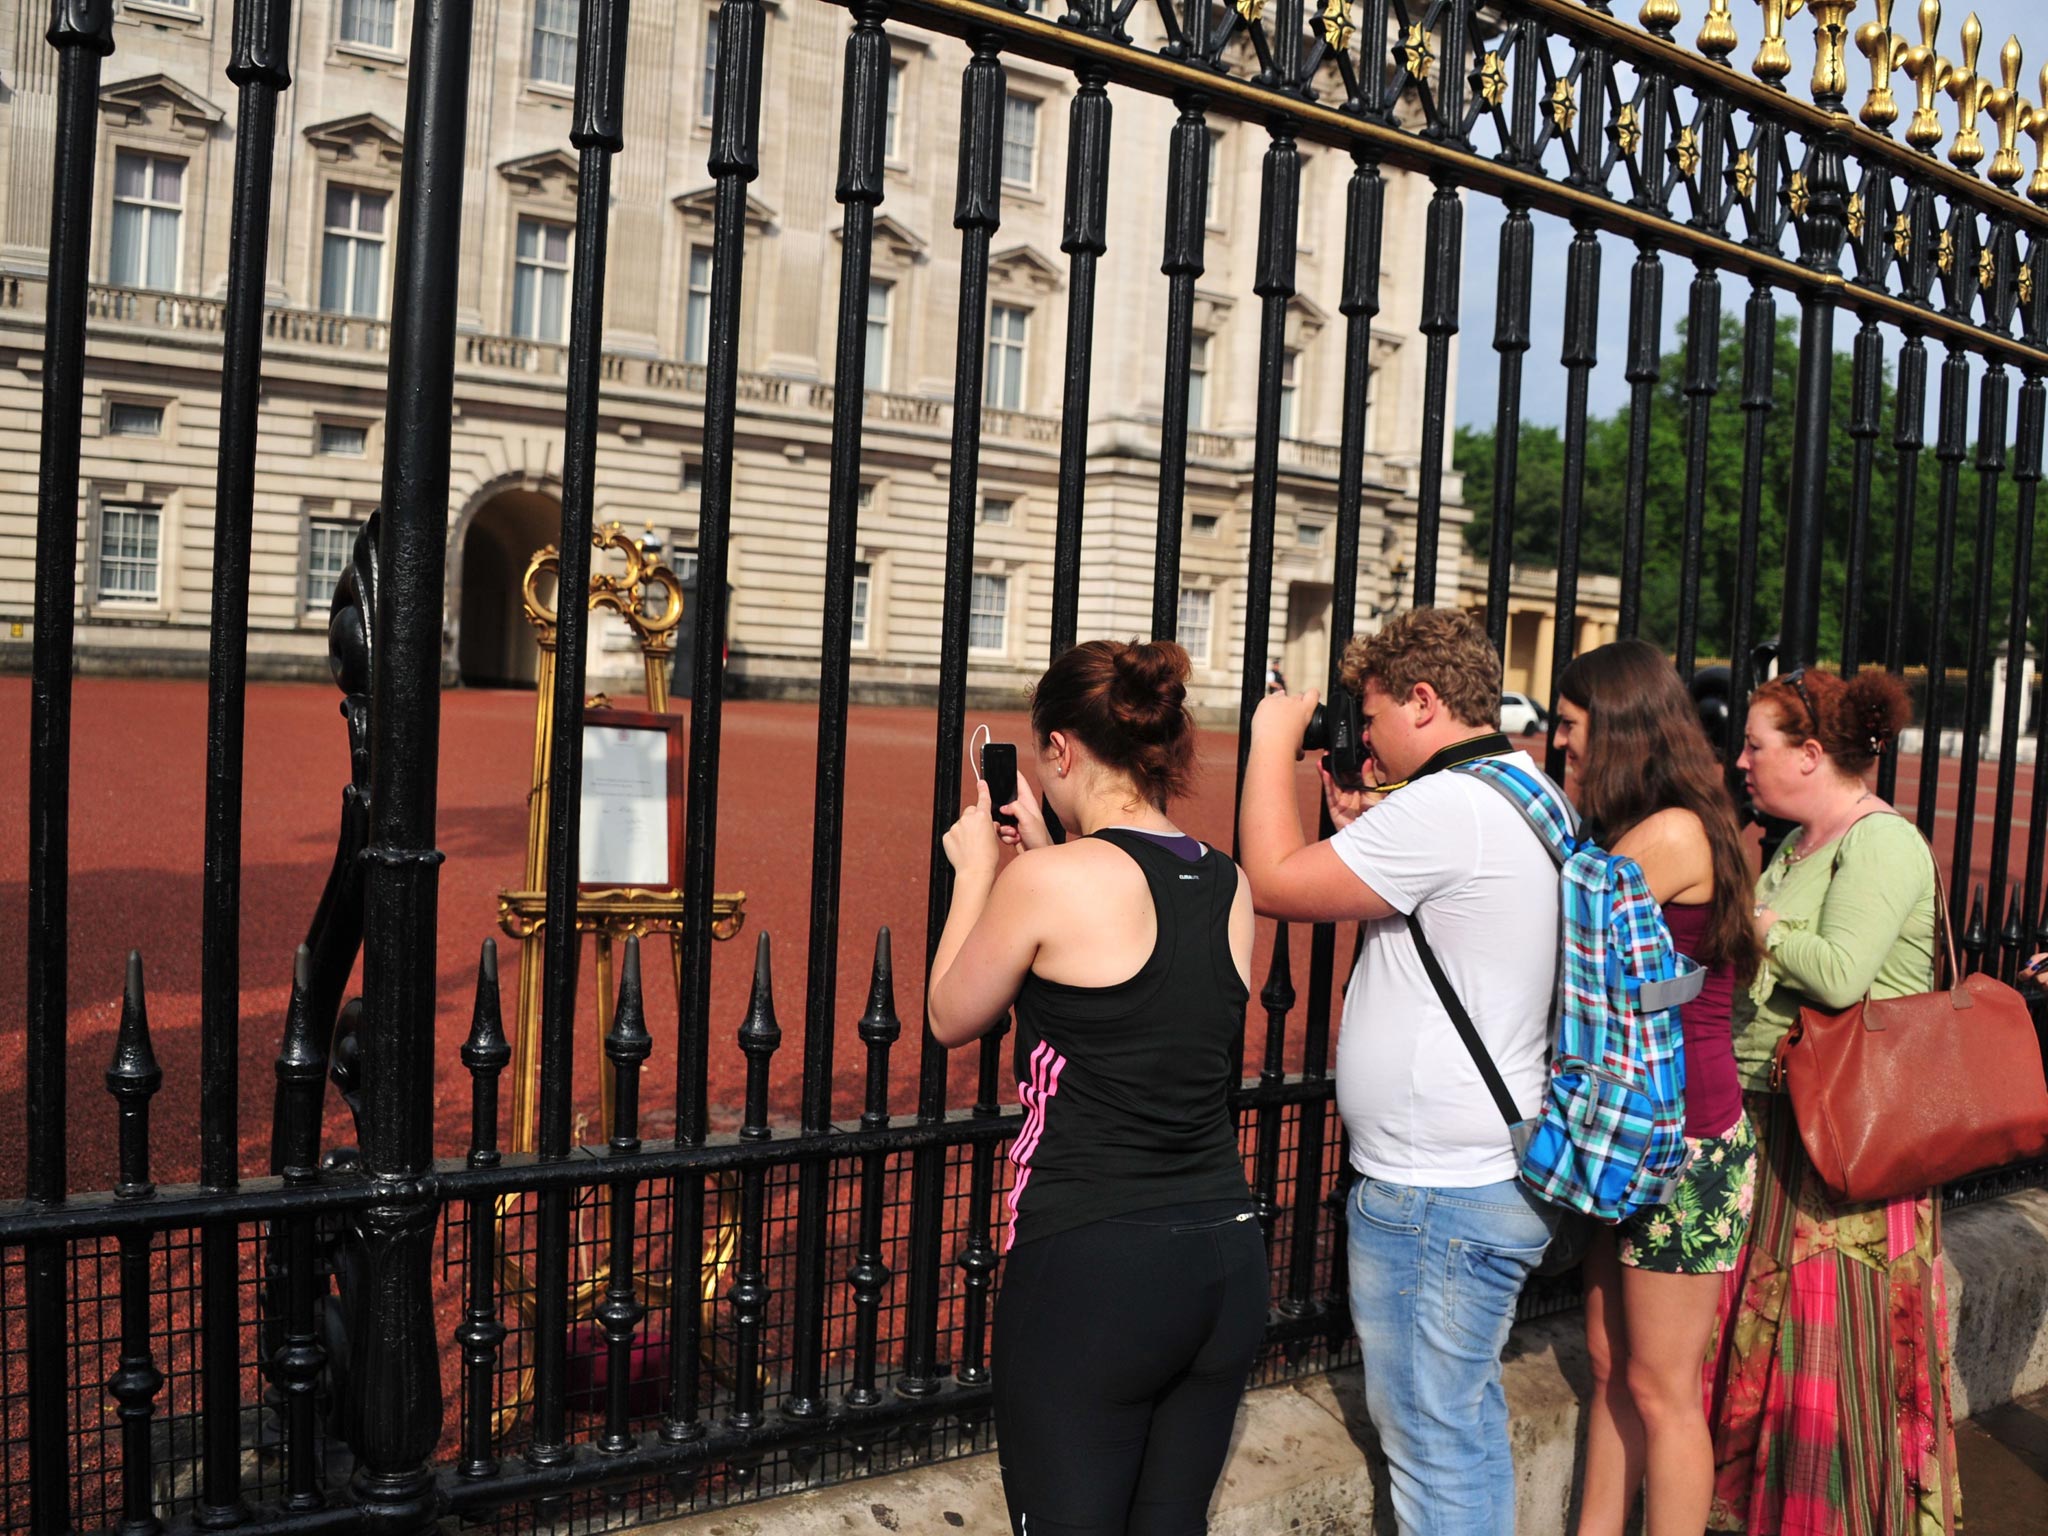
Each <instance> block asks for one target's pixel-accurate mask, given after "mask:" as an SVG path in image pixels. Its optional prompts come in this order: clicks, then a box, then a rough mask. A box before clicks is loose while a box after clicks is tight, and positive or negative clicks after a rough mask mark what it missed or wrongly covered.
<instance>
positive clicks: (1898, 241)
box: [1892, 213, 1913, 261]
mask: <svg viewBox="0 0 2048 1536" xmlns="http://www.w3.org/2000/svg"><path fill="white" fill-rule="evenodd" d="M1892 249H1893V250H1894V251H1896V252H1898V256H1899V260H1901V261H1904V260H1905V259H1906V258H1907V257H1909V256H1911V255H1912V254H1913V218H1912V215H1910V214H1905V213H1901V214H1899V215H1898V216H1897V217H1895V218H1894V219H1893V220H1892Z"/></svg>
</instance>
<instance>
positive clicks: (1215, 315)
mask: <svg viewBox="0 0 2048 1536" xmlns="http://www.w3.org/2000/svg"><path fill="white" fill-rule="evenodd" d="M1235 302H1236V301H1235V300H1234V299H1232V298H1231V296H1230V295H1229V294H1227V293H1204V292H1203V291H1202V290H1201V289H1199V288H1197V289H1196V290H1195V329H1196V330H1198V331H1205V332H1209V333H1211V334H1213V333H1214V332H1216V331H1219V330H1221V329H1222V328H1223V322H1224V321H1226V320H1228V319H1229V318H1230V311H1231V307H1232V306H1233V305H1234V304H1235Z"/></svg>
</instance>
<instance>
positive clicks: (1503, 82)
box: [1472, 50, 1508, 107]
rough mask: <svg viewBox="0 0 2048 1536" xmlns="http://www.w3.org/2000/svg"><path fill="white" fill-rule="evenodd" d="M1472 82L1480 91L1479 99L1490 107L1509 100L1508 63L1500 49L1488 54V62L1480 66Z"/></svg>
mask: <svg viewBox="0 0 2048 1536" xmlns="http://www.w3.org/2000/svg"><path fill="white" fill-rule="evenodd" d="M1472 84H1473V86H1474V88H1475V89H1477V90H1478V92H1479V99H1480V100H1481V101H1483V102H1485V103H1486V104H1487V105H1488V106H1489V107H1497V106H1499V105H1500V104H1501V103H1502V102H1503V101H1505V100H1507V95H1508V65H1507V60H1505V59H1503V58H1502V57H1501V56H1500V53H1499V51H1498V50H1495V51H1493V52H1490V53H1488V54H1487V55H1486V62H1485V63H1483V64H1481V65H1480V66H1479V73H1478V74H1476V75H1474V76H1473V77H1472Z"/></svg>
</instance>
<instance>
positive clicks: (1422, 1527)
mask: <svg viewBox="0 0 2048 1536" xmlns="http://www.w3.org/2000/svg"><path fill="white" fill-rule="evenodd" d="M1554 1221H1555V1214H1554V1212H1553V1211H1552V1209H1551V1208H1550V1207H1548V1206H1546V1205H1544V1204H1543V1203H1542V1202H1540V1201H1538V1200H1537V1199H1535V1198H1534V1197H1533V1196H1532V1195H1530V1194H1528V1193H1527V1192H1526V1191H1525V1190H1524V1189H1523V1188H1522V1186H1521V1185H1520V1184H1519V1183H1517V1182H1515V1181H1514V1180H1512V1179H1511V1180H1508V1181H1507V1182H1505V1183H1501V1184H1486V1185H1481V1186H1480V1187H1478V1188H1476V1189H1421V1188H1416V1187H1413V1186H1410V1185H1406V1184H1388V1183H1384V1182H1382V1181H1381V1180H1378V1179H1369V1178H1361V1179H1360V1180H1359V1181H1358V1183H1357V1184H1356V1185H1355V1186H1354V1187H1353V1189H1352V1192H1351V1218H1350V1240H1349V1257H1350V1265H1351V1320H1352V1324H1353V1326H1354V1327H1356V1328H1357V1329H1358V1341H1359V1344H1360V1346H1361V1349H1362V1354H1363V1359H1364V1364H1365V1405H1366V1411H1367V1412H1368V1413H1370V1414H1371V1415H1372V1422H1373V1428H1374V1429H1376V1430H1377V1431H1378V1432H1379V1437H1380V1446H1381V1448H1382V1449H1383V1450H1384V1451H1385V1452H1386V1456H1387V1466H1388V1470H1389V1472H1390V1474H1391V1480H1392V1484H1393V1495H1394V1520H1395V1523H1396V1525H1397V1526H1398V1527H1399V1529H1400V1531H1401V1536H1511V1533H1512V1532H1513V1531H1514V1528H1515V1469H1514V1464H1513V1462H1512V1461H1511V1460H1510V1458H1509V1455H1508V1407H1507V1398H1506V1396H1505V1394H1504V1393H1503V1392H1502V1391H1501V1385H1500V1356H1501V1350H1502V1349H1503V1348H1504V1347H1505V1346H1506V1344H1507V1341H1508V1326H1509V1324H1511V1323H1512V1322H1513V1321H1514V1316H1515V1300H1516V1298H1517V1297H1519V1296H1520V1295H1521V1293H1522V1285H1523V1282H1524V1281H1526V1280H1527V1279H1528V1278H1529V1275H1530V1273H1531V1272H1532V1271H1533V1270H1534V1269H1535V1267H1536V1265H1537V1263H1538V1262H1539V1261H1541V1259H1542V1257H1543V1250H1544V1248H1545V1246H1546V1245H1547V1244H1548V1243H1549V1241H1550V1233H1551V1227H1552V1225H1553V1224H1554Z"/></svg>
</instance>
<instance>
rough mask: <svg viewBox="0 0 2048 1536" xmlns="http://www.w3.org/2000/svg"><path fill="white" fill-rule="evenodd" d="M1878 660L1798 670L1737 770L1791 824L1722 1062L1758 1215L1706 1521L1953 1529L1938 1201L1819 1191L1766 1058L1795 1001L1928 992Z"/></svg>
mask: <svg viewBox="0 0 2048 1536" xmlns="http://www.w3.org/2000/svg"><path fill="white" fill-rule="evenodd" d="M1910 715H1911V710H1910V706H1909V705H1908V703H1907V700H1906V693H1905V689H1904V687H1903V686H1902V685H1901V684H1900V683H1899V681H1898V679H1896V678H1894V677H1892V676H1891V675H1890V674H1888V673H1885V672H1878V671H1871V672H1864V673H1862V674H1860V675H1858V676H1856V677H1854V678H1851V679H1848V680H1846V681H1845V680H1843V679H1842V678H1839V677H1836V676H1834V675H1832V674H1830V673H1826V672H1819V671H1813V670H1810V669H1802V670H1800V671H1797V672H1791V673H1788V674H1786V675H1785V676H1783V677H1780V678H1776V679H1774V680H1773V681H1771V682H1769V683H1766V684H1765V685H1764V686H1763V687H1762V688H1759V689H1758V690H1757V691H1756V694H1755V696H1754V697H1753V698H1752V700H1751V702H1750V708H1749V717H1748V720H1747V723H1746V727H1745V737H1744V751H1743V754H1742V758H1741V762H1740V767H1741V769H1742V771H1743V773H1744V775H1745V776H1746V779H1747V783H1748V785H1749V791H1750V794H1751V796H1752V797H1753V799H1754V800H1755V803H1756V806H1757V809H1758V810H1759V811H1761V812H1763V813H1764V814H1766V815H1770V816H1777V817H1782V818H1784V819H1786V820H1788V821H1794V822H1797V823H1798V824H1799V825H1798V829H1797V831H1796V832H1795V833H1794V834H1793V835H1792V836H1790V837H1788V838H1787V839H1786V840H1785V842H1784V843H1783V844H1782V845H1781V846H1780V847H1779V849H1778V852H1777V855H1776V856H1775V857H1774V858H1773V859H1772V860H1771V861H1770V863H1769V865H1768V866H1767V867H1766V868H1765V870H1764V872H1763V875H1762V877H1761V878H1760V879H1759V880H1758V882H1757V889H1756V902H1755V907H1754V912H1755V919H1756V929H1757V938H1758V940H1759V941H1760V942H1761V943H1762V945H1763V949H1764V959H1763V964H1762V967H1761V969H1760V970H1759V971H1758V974H1757V977H1756V980H1755V982H1754V983H1753V984H1752V985H1751V986H1750V988H1749V989H1748V992H1747V993H1746V994H1745V995H1741V996H1738V997H1737V998H1736V1001H1735V1060H1736V1067H1737V1071H1738V1073H1739V1074H1740V1076H1741V1078H1742V1086H1743V1090H1744V1094H1743V1098H1744V1104H1745V1107H1746V1108H1747V1110H1748V1113H1749V1118H1750V1120H1751V1121H1752V1123H1754V1125H1755V1126H1756V1128H1757V1132H1758V1140H1759V1142H1760V1156H1759V1160H1758V1168H1757V1180H1756V1196H1755V1200H1756V1205H1755V1210H1754V1212H1753V1214H1752V1217H1751V1221H1750V1228H1749V1241H1748V1245H1747V1246H1746V1248H1745V1249H1744V1252H1743V1256H1742V1261H1741V1264H1740V1267H1739V1268H1738V1269H1737V1270H1736V1271H1735V1273H1734V1274H1733V1275H1731V1276H1730V1277H1729V1285H1728V1288H1727V1292H1726V1294H1725V1297H1724V1307H1723V1316H1722V1325H1721V1336H1720V1339H1719V1342H1718V1344H1717V1347H1716V1350H1715V1355H1714V1359H1713V1360H1712V1361H1711V1362H1710V1372H1709V1383H1708V1414H1709V1417H1710V1420H1711V1422H1712V1424H1713V1429H1714V1460H1715V1485H1714V1504H1713V1513H1712V1518H1711V1521H1710V1524H1711V1526H1712V1528H1713V1529H1715V1530H1724V1531H1748V1532H1752V1533H1759V1536H1762V1533H1768V1536H1926V1533H1931V1532H1935V1531H1944V1530H1946V1531H1953V1529H1954V1526H1953V1523H1952V1522H1953V1521H1954V1519H1955V1510H1956V1508H1957V1504H1958V1499H1957V1491H1956V1486H1955V1454H1954V1431H1953V1425H1952V1421H1951V1414H1950V1404H1949V1388H1948V1375H1949V1370H1948V1327H1947V1303H1946V1298H1945V1296H1944V1293H1943V1288H1942V1279H1941V1265H1940V1261H1939V1260H1938V1258H1937V1257H1936V1248H1935V1229H1934V1211H1935V1208H1934V1200H1935V1199H1936V1198H1937V1197H1938V1193H1939V1192H1938V1191H1934V1190H1928V1191H1923V1192H1921V1193H1920V1194H1919V1195H1917V1196H1912V1195H1909V1196H1906V1197H1904V1198H1903V1199H1899V1200H1893V1201H1890V1202H1885V1203H1878V1204H1872V1205H1842V1204H1838V1203H1836V1202H1835V1201H1833V1200H1831V1199H1830V1198H1829V1197H1828V1195H1827V1192H1826V1191H1825V1190H1824V1189H1823V1188H1822V1187H1821V1183H1820V1180H1819V1178H1818V1177H1817V1176H1816V1175H1815V1173H1814V1171H1813V1166H1812V1164H1811V1163H1810V1162H1809V1161H1808V1160H1807V1156H1806V1151H1805V1148H1804V1147H1803V1146H1802V1145H1801V1143H1800V1140H1799V1128H1798V1125H1797V1123H1796V1122H1795V1121H1794V1119H1793V1115H1792V1104H1791V1100H1790V1099H1789V1098H1787V1097H1786V1096H1785V1095H1784V1094H1783V1093H1780V1092H1777V1091H1775V1090H1774V1089H1773V1086H1772V1083H1771V1059H1772V1056H1773V1054H1774V1053H1775V1052H1776V1050H1777V1047H1778V1042H1779V1041H1780V1040H1781V1039H1783V1038H1784V1035H1785V1032H1786V1031H1787V1030H1788V1029H1789V1028H1790V1027H1791V1026H1792V1024H1793V1023H1794V1022H1795V1021H1796V1020H1797V1019H1798V1017H1799V1010H1800V1008H1801V1007H1802V1006H1809V1005H1810V1006H1813V1007H1817V1008H1822V1009H1826V1010H1829V1011H1837V1010H1840V1009H1843V1008H1847V1007H1849V1006H1851V1005H1852V1004H1854V1003H1856V1002H1858V1001H1860V1000H1862V999H1863V998H1864V997H1866V996H1870V997H1899V996H1903V995H1906V994H1909V993H1915V992H1926V991H1929V990H1931V989H1932V988H1933V986H1934V951H1935V937H1936V935H1935V901H1936V886H1935V872H1934V861H1933V858H1932V855H1931V854H1930V852H1929V850H1928V847H1927V844H1926V842H1925V841H1924V840H1923V839H1922V838H1921V836H1920V833H1919V832H1918V830H1917V829H1916V828H1915V827H1914V826H1913V824H1912V823H1911V822H1910V821H1907V820H1906V819H1905V818H1904V817H1902V816H1899V815H1897V814H1895V813H1894V812H1893V811H1892V808H1891V807H1890V806H1889V805H1887V804H1885V802H1884V801H1882V800H1880V799H1879V798H1878V797H1877V795H1876V793H1875V792H1874V791H1873V790H1872V789H1871V787H1870V782H1869V778H1870V773H1871V770H1872V769H1873V768H1874V767H1875V765H1876V763H1877V759H1878V755H1879V753H1881V752H1882V751H1883V750H1884V747H1885V745H1886V743H1888V742H1889V741H1890V740H1891V739H1892V738H1893V736H1895V735H1896V734H1897V732H1898V731H1899V729H1900V727H1901V726H1903V725H1904V724H1905V723H1906V721H1907V720H1908V719H1909V718H1910Z"/></svg>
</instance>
